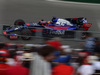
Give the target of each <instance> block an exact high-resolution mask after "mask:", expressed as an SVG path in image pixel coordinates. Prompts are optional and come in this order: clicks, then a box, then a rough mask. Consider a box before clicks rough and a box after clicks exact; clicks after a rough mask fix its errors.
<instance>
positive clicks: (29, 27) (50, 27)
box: [3, 17, 92, 40]
mask: <svg viewBox="0 0 100 75" xmlns="http://www.w3.org/2000/svg"><path fill="white" fill-rule="evenodd" d="M91 25H92V24H91V23H88V22H87V20H86V18H84V17H82V18H65V19H61V18H55V17H54V18H53V19H52V21H44V20H41V21H39V22H38V23H25V22H24V21H23V20H22V19H18V20H16V21H15V22H14V25H13V26H11V25H10V26H8V25H3V34H4V35H6V36H7V37H8V38H9V39H18V38H19V36H18V35H22V36H20V37H21V38H22V39H24V40H28V39H30V38H31V37H30V36H35V35H36V32H41V33H42V36H43V37H56V36H58V37H68V36H69V35H70V36H71V37H73V36H72V34H73V33H74V31H68V30H82V31H87V30H88V29H89V28H90V27H91Z"/></svg>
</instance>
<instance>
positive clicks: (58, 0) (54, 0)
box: [46, 0, 100, 6]
mask: <svg viewBox="0 0 100 75" xmlns="http://www.w3.org/2000/svg"><path fill="white" fill-rule="evenodd" d="M46 1H52V2H61V3H70V4H82V5H95V6H100V4H96V3H83V2H72V1H61V0H46Z"/></svg>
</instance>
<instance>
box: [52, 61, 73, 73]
mask: <svg viewBox="0 0 100 75" xmlns="http://www.w3.org/2000/svg"><path fill="white" fill-rule="evenodd" d="M57 64H58V65H57V66H55V67H53V69H52V70H53V73H52V75H74V68H73V67H72V66H69V65H66V64H65V62H64V61H58V63H57Z"/></svg>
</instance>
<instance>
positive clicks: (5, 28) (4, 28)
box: [3, 25, 12, 31]
mask: <svg viewBox="0 0 100 75" xmlns="http://www.w3.org/2000/svg"><path fill="white" fill-rule="evenodd" d="M9 28H12V25H3V31H4V30H7V29H9Z"/></svg>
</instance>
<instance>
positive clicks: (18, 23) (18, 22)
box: [14, 19, 25, 26]
mask: <svg viewBox="0 0 100 75" xmlns="http://www.w3.org/2000/svg"><path fill="white" fill-rule="evenodd" d="M24 24H25V22H24V20H22V19H18V20H16V21H15V22H14V25H15V26H23V25H24Z"/></svg>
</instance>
